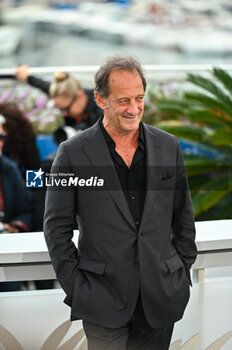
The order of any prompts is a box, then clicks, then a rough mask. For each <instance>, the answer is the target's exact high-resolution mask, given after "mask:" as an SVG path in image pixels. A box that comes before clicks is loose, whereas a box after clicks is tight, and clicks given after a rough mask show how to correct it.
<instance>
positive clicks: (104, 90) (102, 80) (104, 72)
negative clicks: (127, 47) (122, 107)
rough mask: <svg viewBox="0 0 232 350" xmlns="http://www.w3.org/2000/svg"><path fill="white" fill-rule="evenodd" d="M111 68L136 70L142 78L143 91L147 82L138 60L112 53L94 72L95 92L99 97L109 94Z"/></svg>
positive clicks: (128, 70)
mask: <svg viewBox="0 0 232 350" xmlns="http://www.w3.org/2000/svg"><path fill="white" fill-rule="evenodd" d="M113 70H123V71H127V72H133V71H137V72H138V73H139V75H140V77H141V79H142V83H143V88H144V92H145V91H146V87H147V82H146V79H145V76H144V73H143V69H142V66H141V64H140V62H139V61H138V60H137V59H136V58H135V57H132V56H127V55H114V56H110V57H108V58H107V59H106V61H105V62H104V63H103V64H102V65H101V66H100V68H99V69H98V71H97V73H96V74H95V77H94V80H95V92H97V93H98V94H99V95H100V96H101V97H104V98H106V97H108V96H109V94H110V88H109V75H110V73H111V72H112V71H113Z"/></svg>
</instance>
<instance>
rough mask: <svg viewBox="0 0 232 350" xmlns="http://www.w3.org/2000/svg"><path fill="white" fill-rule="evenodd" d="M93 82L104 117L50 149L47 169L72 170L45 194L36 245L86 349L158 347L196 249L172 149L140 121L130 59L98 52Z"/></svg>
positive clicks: (136, 72) (140, 101) (138, 85)
mask: <svg viewBox="0 0 232 350" xmlns="http://www.w3.org/2000/svg"><path fill="white" fill-rule="evenodd" d="M95 84H96V86H95V97H96V101H97V104H98V105H99V107H100V108H102V109H103V110H104V117H103V118H102V119H100V120H99V121H98V122H97V123H96V124H95V125H94V126H92V127H91V128H90V129H88V130H86V131H83V132H82V133H80V134H78V135H76V136H74V137H73V138H71V139H70V140H69V141H66V142H64V143H63V144H62V145H61V146H60V148H59V151H58V153H57V156H56V158H55V161H54V164H53V169H52V173H55V174H58V175H60V176H61V177H62V176H63V175H64V174H65V173H66V174H69V175H70V174H72V176H73V179H72V181H71V184H73V186H70V187H68V188H67V187H62V186H59V187H58V188H53V187H49V190H48V191H47V198H46V210H45V222H44V232H45V238H46V242H47V245H48V249H49V252H50V255H51V259H52V262H53V266H54V269H55V271H56V274H57V277H58V279H59V281H60V283H61V286H62V288H63V289H64V291H65V293H66V298H65V303H67V304H68V305H70V306H71V319H72V320H77V319H82V320H83V326H84V330H85V333H86V336H87V340H88V349H89V350H135V349H137V350H139V349H140V350H155V349H157V350H167V349H168V347H169V344H170V339H171V335H172V330H173V326H174V322H176V321H177V320H179V319H181V317H182V315H183V312H184V310H185V307H186V304H187V302H188V299H189V285H190V284H191V280H190V273H189V270H190V267H191V265H192V263H193V262H194V260H195V258H196V253H197V252H196V246H195V243H194V239H195V228H194V217H193V212H192V204H191V198H190V194H189V190H188V182H187V176H186V172H185V168H184V163H183V158H182V154H181V149H180V146H179V143H178V141H177V138H176V137H175V136H173V135H170V134H168V133H165V132H163V131H161V130H158V129H156V128H154V127H151V126H148V125H146V124H144V123H142V122H141V119H142V115H143V109H144V94H145V90H146V80H145V78H144V75H143V72H142V68H141V65H140V63H139V62H138V61H137V60H136V59H134V58H132V57H124V56H113V57H110V58H108V60H106V62H105V63H104V64H103V65H102V66H101V67H100V68H99V70H98V72H97V73H96V75H95ZM74 179H76V182H74ZM60 180H62V179H60ZM57 184H58V181H57ZM74 184H75V185H74ZM75 220H77V222H78V224H79V240H78V246H77V247H78V248H76V246H75V245H74V244H73V242H72V237H73V227H74V223H75Z"/></svg>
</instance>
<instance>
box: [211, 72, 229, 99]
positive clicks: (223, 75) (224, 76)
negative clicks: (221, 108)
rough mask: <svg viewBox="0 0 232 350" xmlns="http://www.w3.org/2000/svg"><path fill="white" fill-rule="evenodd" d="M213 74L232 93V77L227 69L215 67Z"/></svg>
mask: <svg viewBox="0 0 232 350" xmlns="http://www.w3.org/2000/svg"><path fill="white" fill-rule="evenodd" d="M213 75H214V76H215V77H216V78H217V79H218V80H219V81H220V82H221V83H222V84H223V85H224V87H225V88H226V89H227V90H228V91H229V92H230V93H231V94H232V77H231V76H230V75H229V74H228V73H227V72H226V71H225V70H223V69H221V68H213Z"/></svg>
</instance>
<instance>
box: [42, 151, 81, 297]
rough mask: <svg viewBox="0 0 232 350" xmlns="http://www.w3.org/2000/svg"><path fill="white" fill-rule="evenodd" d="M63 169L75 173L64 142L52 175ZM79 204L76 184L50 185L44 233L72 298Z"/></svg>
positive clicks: (57, 269) (76, 256)
mask: <svg viewBox="0 0 232 350" xmlns="http://www.w3.org/2000/svg"><path fill="white" fill-rule="evenodd" d="M59 172H61V173H71V172H72V171H71V166H70V164H69V160H68V157H67V155H66V150H65V145H64V144H61V145H60V147H59V150H58V152H57V155H56V157H55V160H54V162H53V165H52V169H51V173H52V174H53V173H57V174H58V173H59ZM56 178H58V177H56ZM76 203H77V200H76V192H75V190H74V188H73V187H72V188H71V187H69V188H67V187H61V186H59V187H54V186H52V187H48V188H47V193H46V200H45V214H44V235H45V240H46V243H47V246H48V250H49V253H50V256H51V260H52V264H53V267H54V269H55V272H56V275H57V278H58V280H59V282H60V284H61V286H62V288H63V289H64V291H65V292H66V294H67V296H68V297H71V295H72V289H73V284H74V280H75V275H76V267H77V264H78V251H77V248H76V246H75V245H74V243H73V241H72V237H73V228H74V224H75V214H76Z"/></svg>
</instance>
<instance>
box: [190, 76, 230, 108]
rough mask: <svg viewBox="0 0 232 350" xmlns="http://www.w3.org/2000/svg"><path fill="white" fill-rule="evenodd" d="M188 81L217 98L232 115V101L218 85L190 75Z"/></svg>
mask: <svg viewBox="0 0 232 350" xmlns="http://www.w3.org/2000/svg"><path fill="white" fill-rule="evenodd" d="M187 80H188V81H190V82H191V83H193V84H195V85H197V86H199V87H201V88H202V89H204V90H206V91H208V92H210V93H211V94H213V95H214V96H216V97H217V98H218V100H219V101H221V103H223V104H224V105H225V106H227V109H228V113H231V109H232V99H231V98H230V97H229V96H228V95H227V94H225V93H224V91H223V90H222V89H221V88H220V87H219V86H218V85H217V84H215V83H213V82H212V81H210V80H209V79H206V78H203V77H201V76H199V75H194V74H188V79H187Z"/></svg>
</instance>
